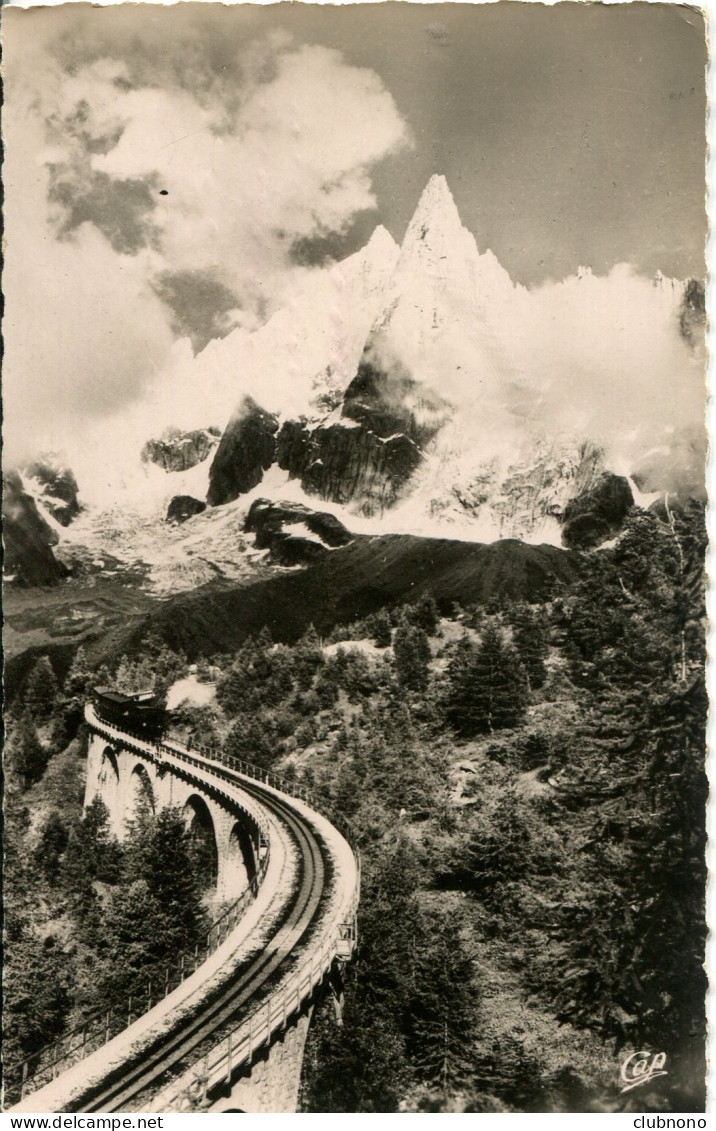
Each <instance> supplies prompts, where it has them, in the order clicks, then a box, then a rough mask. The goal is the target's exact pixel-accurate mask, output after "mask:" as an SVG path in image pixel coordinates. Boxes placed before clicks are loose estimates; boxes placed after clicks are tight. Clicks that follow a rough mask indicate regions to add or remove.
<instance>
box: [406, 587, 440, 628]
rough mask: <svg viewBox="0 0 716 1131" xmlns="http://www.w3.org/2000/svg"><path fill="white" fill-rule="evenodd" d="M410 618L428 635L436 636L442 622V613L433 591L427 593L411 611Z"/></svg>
mask: <svg viewBox="0 0 716 1131" xmlns="http://www.w3.org/2000/svg"><path fill="white" fill-rule="evenodd" d="M410 619H411V620H412V622H413V624H415V625H417V626H418V628H422V630H423V632H426V633H427V635H428V636H434V635H435V633H436V632H437V629H438V624H439V623H440V613H439V612H438V607H437V604H436V603H435V598H434V597H433V595H432V593H425V594H424V595H423V596H422V597H421V598H420V600H419V601H418V602H417V604H416V605H415V606H414V607H413V609H412V610H411V613H410Z"/></svg>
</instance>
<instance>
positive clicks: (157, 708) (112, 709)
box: [92, 687, 168, 742]
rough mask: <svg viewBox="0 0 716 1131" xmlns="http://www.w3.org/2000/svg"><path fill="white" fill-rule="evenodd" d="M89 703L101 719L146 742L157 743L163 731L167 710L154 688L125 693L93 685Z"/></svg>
mask: <svg viewBox="0 0 716 1131" xmlns="http://www.w3.org/2000/svg"><path fill="white" fill-rule="evenodd" d="M92 705H93V707H94V709H95V712H96V714H97V716H98V718H100V719H101V720H102V721H103V722H105V723H109V725H110V726H115V727H117V728H118V729H119V730H124V731H127V732H128V733H130V734H134V735H137V736H139V737H140V738H143V739H145V740H146V741H148V742H159V741H160V740H161V739H162V738H163V737H164V735H165V733H166V730H167V725H168V712H167V710H166V708H165V706H164V701H163V699H162V698H161V697H160V696H158V695H155V694H154V692H153V691H137V692H130V693H128V692H125V691H114V690H113V689H112V688H111V687H94V688H93V689H92Z"/></svg>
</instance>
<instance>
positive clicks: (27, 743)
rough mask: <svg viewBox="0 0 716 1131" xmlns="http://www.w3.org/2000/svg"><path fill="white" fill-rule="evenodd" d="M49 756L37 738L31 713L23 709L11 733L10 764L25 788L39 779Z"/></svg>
mask: <svg viewBox="0 0 716 1131" xmlns="http://www.w3.org/2000/svg"><path fill="white" fill-rule="evenodd" d="M49 757H50V754H49V751H47V750H46V749H45V748H44V746H43V745H42V743H41V742H40V739H39V738H38V735H37V728H36V727H35V722H34V719H33V717H32V715H31V714H30V712H29V710H28V711H25V713H24V714H23V715H22V716H21V718H20V721H19V723H18V724H17V728H16V729H15V730H14V732H13V735H12V764H13V766H14V768H15V770H16V772H17V773H18V775H19V777H20V779H21V781H22V783H23V785H24V787H25V789H29V787H30V786H31V785H32V784H33V783H34V782H36V781H39V780H40V778H41V777H42V775H43V774H44V772H45V769H46V768H47V763H48V761H49Z"/></svg>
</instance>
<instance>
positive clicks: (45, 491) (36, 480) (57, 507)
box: [22, 455, 82, 526]
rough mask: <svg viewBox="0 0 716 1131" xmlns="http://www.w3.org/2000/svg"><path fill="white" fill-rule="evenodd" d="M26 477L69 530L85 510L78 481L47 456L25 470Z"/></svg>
mask: <svg viewBox="0 0 716 1131" xmlns="http://www.w3.org/2000/svg"><path fill="white" fill-rule="evenodd" d="M22 475H23V477H24V480H25V482H26V483H27V484H28V486H31V487H32V488H33V489H34V494H35V498H36V499H39V500H40V502H41V504H42V506H43V507H45V509H46V510H47V511H48V512H49V513H50V514H51V515H52V517H53V518H54V519H55V520H56V521H57V522H59V523H60V525H61V526H69V524H70V523H71V522H72V519H73V518H76V517H77V515H78V514H79V513H80V511H81V509H82V508H81V507H80V503H79V498H78V492H79V488H78V486H77V480H76V479H75V477H74V474H73V473H72V471H71V470H70V468H69V467H65V466H64V464H62V462H61V461H60V460H59V459H58V458H57V457H56V456H54V455H44V456H40V457H39V458H38V459H36V460H33V462H32V463H30V464H27V465H26V466H25V467H23V469H22Z"/></svg>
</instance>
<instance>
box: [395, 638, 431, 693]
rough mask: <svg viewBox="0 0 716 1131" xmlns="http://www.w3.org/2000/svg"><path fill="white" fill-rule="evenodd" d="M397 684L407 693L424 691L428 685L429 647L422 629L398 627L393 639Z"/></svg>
mask: <svg viewBox="0 0 716 1131" xmlns="http://www.w3.org/2000/svg"><path fill="white" fill-rule="evenodd" d="M393 655H394V657H395V671H396V675H397V677H398V683H399V684H400V685H401V687H405V688H407V689H408V690H409V691H424V690H425V688H426V687H427V685H428V663H429V660H430V645H429V643H428V638H427V636H426V634H425V632H424V631H423V629H422V628H418V627H417V626H413V625H405V624H402V625H399V626H398V628H396V630H395V637H394V639H393Z"/></svg>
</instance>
